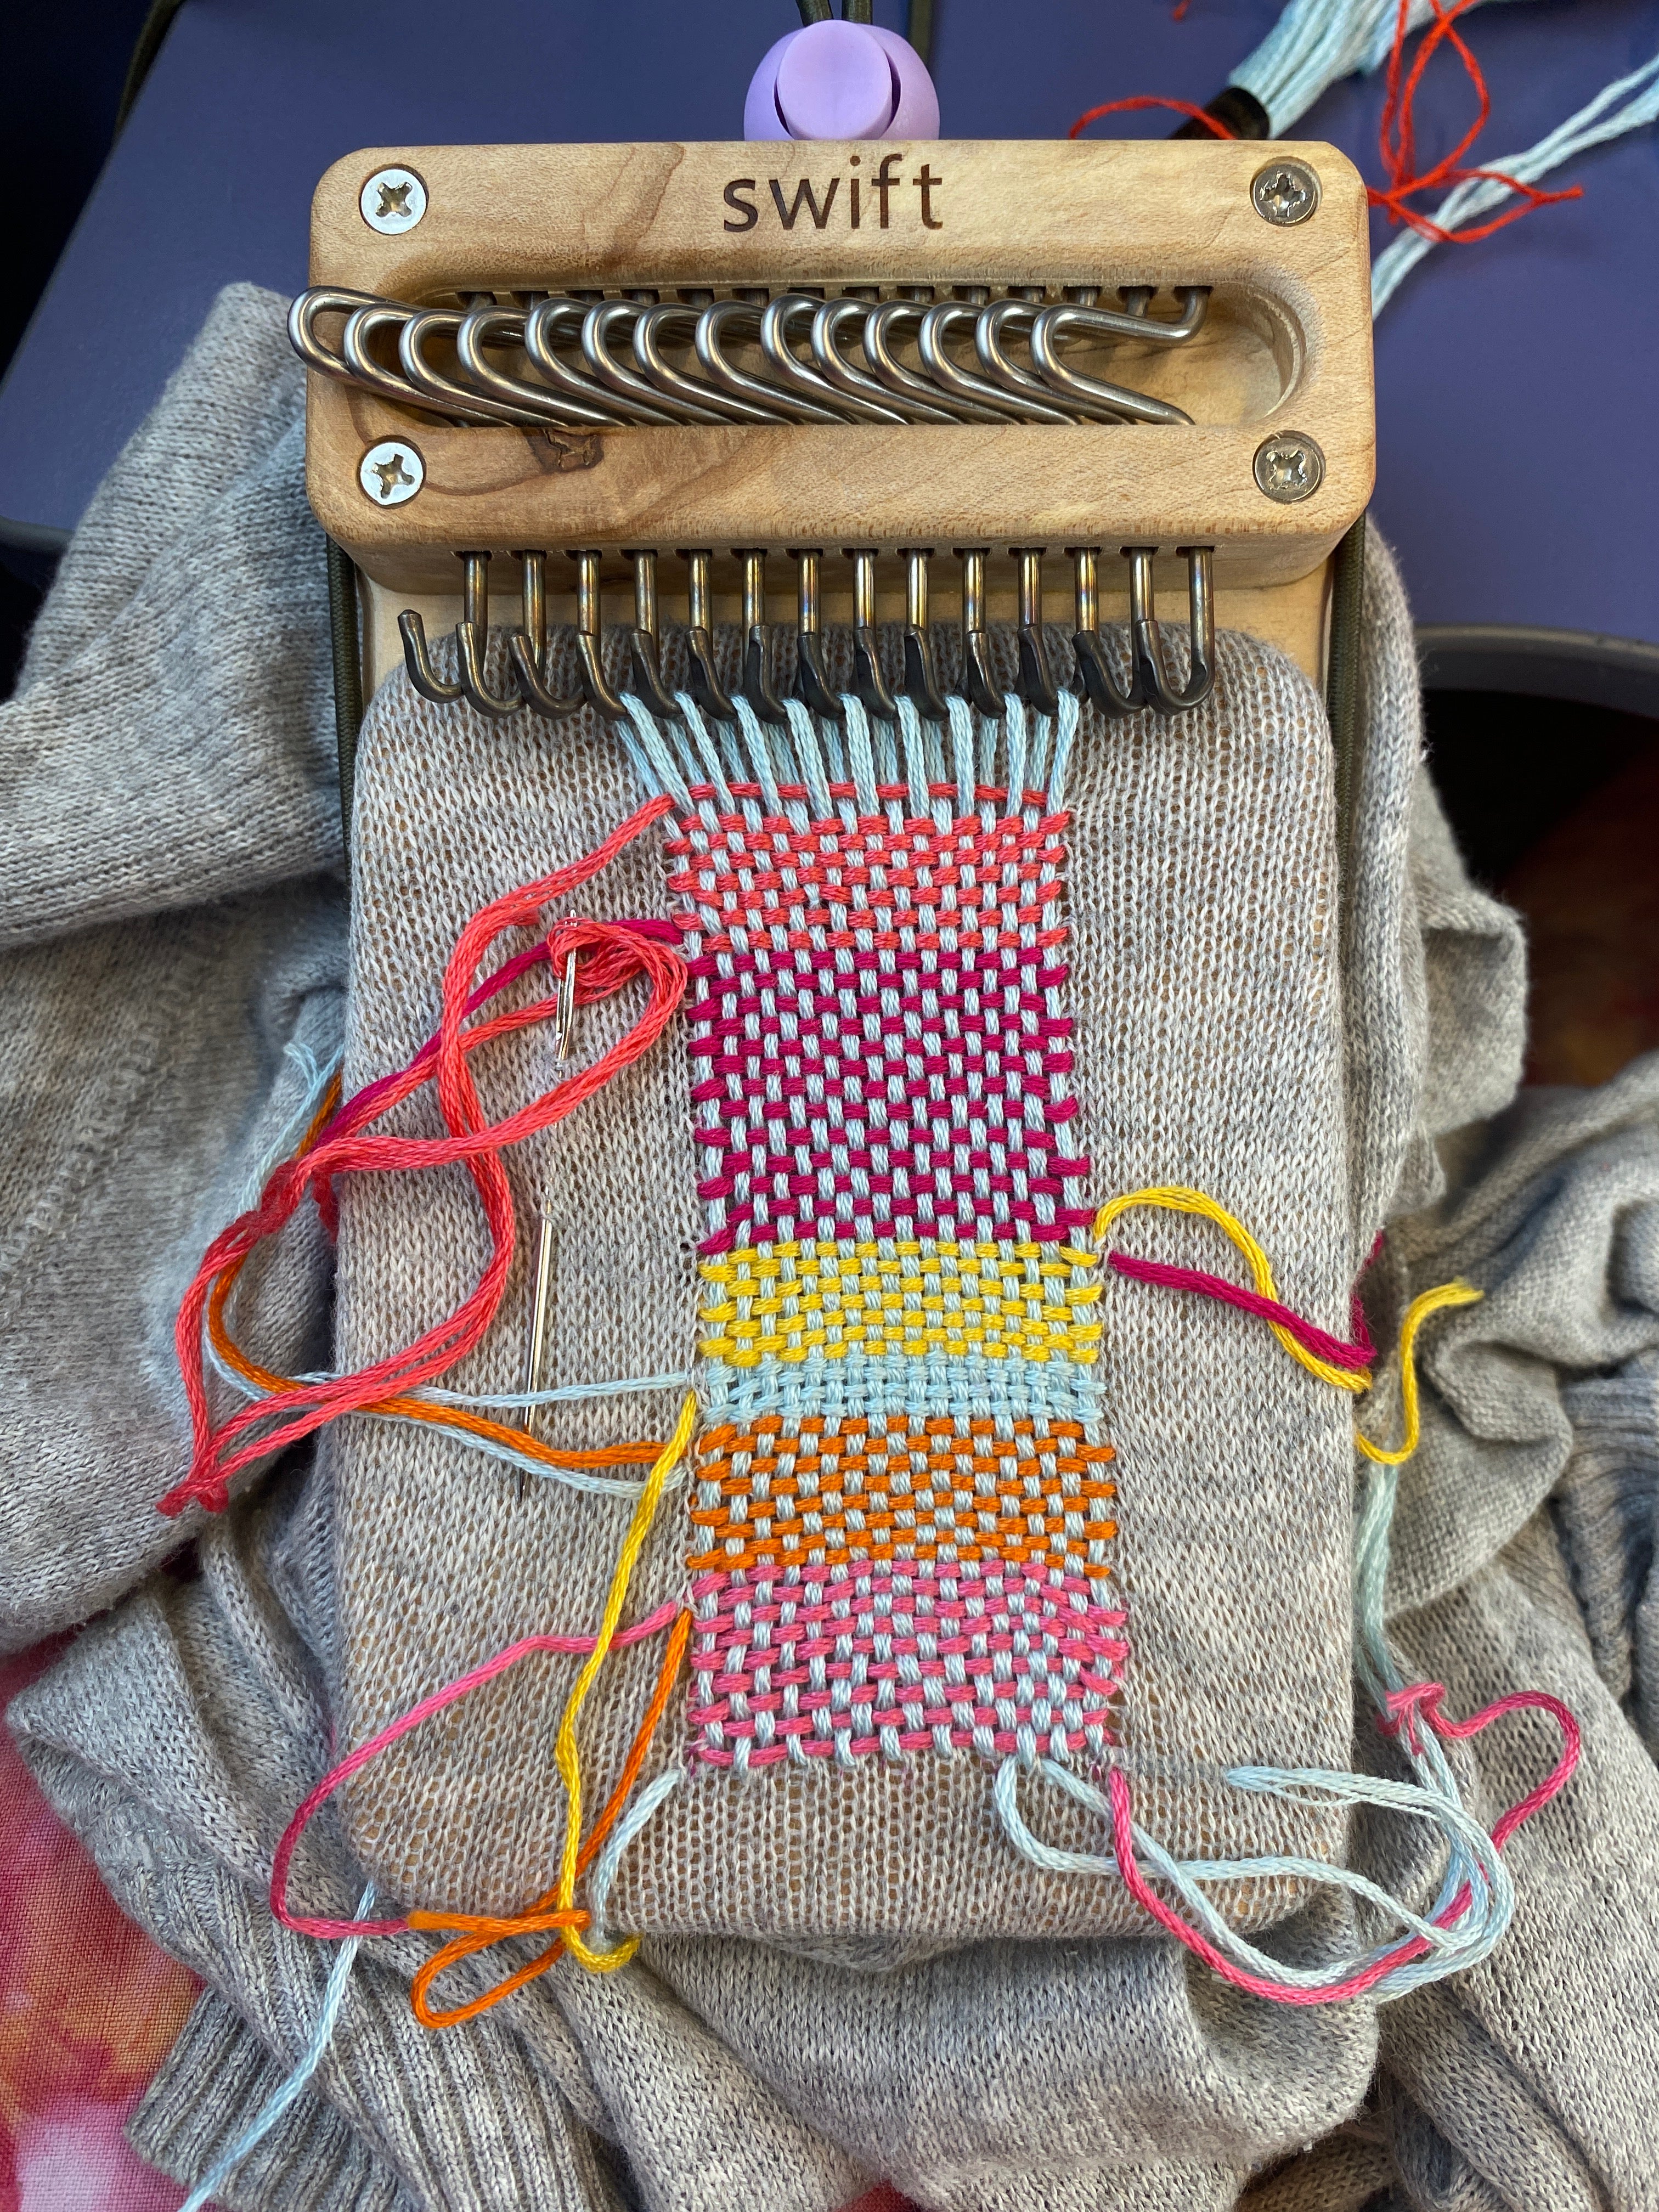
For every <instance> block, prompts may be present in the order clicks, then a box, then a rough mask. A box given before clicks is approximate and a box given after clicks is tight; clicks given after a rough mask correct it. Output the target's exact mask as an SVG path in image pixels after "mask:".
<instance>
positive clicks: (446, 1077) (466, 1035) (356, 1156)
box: [160, 797, 686, 1514]
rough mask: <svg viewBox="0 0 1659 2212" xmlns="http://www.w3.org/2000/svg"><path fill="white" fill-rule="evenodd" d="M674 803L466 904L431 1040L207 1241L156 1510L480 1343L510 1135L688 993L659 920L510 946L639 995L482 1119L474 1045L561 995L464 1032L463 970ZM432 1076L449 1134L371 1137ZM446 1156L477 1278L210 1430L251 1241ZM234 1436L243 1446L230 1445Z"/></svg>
mask: <svg viewBox="0 0 1659 2212" xmlns="http://www.w3.org/2000/svg"><path fill="white" fill-rule="evenodd" d="M670 807H671V801H670V800H669V799H667V798H666V797H659V798H655V799H651V800H649V801H648V802H647V804H646V805H644V806H642V807H641V808H640V809H639V810H638V811H637V812H636V813H635V814H634V815H632V816H630V817H629V819H628V821H626V822H624V823H622V824H621V825H620V826H619V827H618V828H617V829H615V830H613V831H612V832H611V836H609V837H607V838H606V839H605V841H604V842H603V843H602V844H600V845H599V846H598V847H596V848H595V849H594V851H593V852H592V853H590V854H586V856H585V857H584V858H583V859H581V860H578V861H575V862H574V863H572V864H571V865H570V866H567V867H563V868H560V869H556V870H555V871H554V872H553V873H552V874H550V875H548V876H544V877H543V878H540V879H539V880H538V881H537V882H535V883H532V884H526V885H524V886H523V887H522V888H521V889H520V890H515V891H512V892H509V893H507V895H506V896H504V897H502V898H499V899H495V900H494V901H492V902H491V903H490V904H489V905H488V906H486V907H485V908H483V910H482V911H481V912H480V913H479V914H477V915H474V917H473V918H472V920H471V921H470V922H469V923H468V924H467V926H466V927H465V930H464V931H463V932H462V933H461V936H460V939H459V942H458V943H457V945H456V947H455V951H454V952H453V954H452V955H451V957H450V960H449V963H448V965H447V969H446V970H445V974H444V982H443V996H442V1014H441V1021H440V1025H439V1030H438V1034H437V1036H436V1037H435V1039H434V1040H433V1042H432V1043H431V1044H430V1045H429V1046H428V1047H427V1048H424V1049H423V1050H422V1052H420V1053H418V1054H416V1056H415V1058H414V1060H411V1061H410V1063H409V1065H408V1066H407V1067H405V1068H404V1069H403V1070H402V1071H400V1072H399V1073H397V1074H395V1075H393V1076H391V1077H387V1078H383V1079H381V1080H380V1082H379V1083H377V1084H373V1085H369V1086H368V1090H367V1091H363V1092H360V1093H359V1094H358V1096H357V1097H356V1098H355V1099H354V1100H353V1101H352V1102H351V1103H350V1104H349V1106H347V1107H343V1108H342V1109H339V1111H338V1112H337V1113H336V1115H334V1116H333V1118H332V1119H331V1121H329V1122H328V1123H327V1125H326V1126H325V1127H324V1128H323V1129H322V1130H321V1131H320V1132H319V1134H318V1137H317V1139H316V1141H315V1142H314V1143H313V1145H312V1146H311V1147H310V1149H309V1150H308V1151H307V1152H304V1153H303V1154H302V1156H301V1157H300V1158H297V1159H295V1160H293V1161H289V1162H285V1163H284V1164H283V1165H282V1166H280V1167H278V1168H277V1169H276V1170H274V1172H273V1173H272V1175H271V1176H270V1178H269V1180H268V1182H267V1183H266V1185H265V1191H264V1197H263V1199H262V1200H261V1201H260V1203H259V1205H258V1206H257V1207H254V1208H252V1209H251V1210H250V1211H248V1212H245V1213H243V1214H241V1215H240V1216H239V1217H238V1218H237V1219H236V1220H235V1221H234V1222H233V1223H232V1225H230V1227H229V1228H228V1229H227V1230H225V1231H222V1234H221V1235H220V1236H218V1237H216V1238H215V1239H214V1241H213V1243H211V1244H210V1246H209V1248H208V1250H207V1253H206V1255H204V1259H203V1261H202V1264H201V1267H199V1268H198V1269H197V1274H196V1277H195V1279H194V1281H193V1282H192V1283H191V1286H190V1289H189V1291H187V1292H186V1294H185V1299H184V1302H183V1304H182V1305H181V1306H180V1308H179V1320H178V1324H177V1328H176V1330H175V1343H176V1347H177V1352H178V1358H179V1370H180V1372H181V1374H182V1376H183V1378H184V1385H185V1396H186V1398H187V1399H188V1401H189V1404H190V1411H191V1435H192V1442H193V1449H192V1454H191V1467H190V1471H189V1473H188V1474H186V1476H185V1479H184V1480H183V1481H181V1482H179V1483H178V1484H175V1485H174V1486H173V1489H172V1490H170V1491H169V1492H167V1495H166V1496H165V1497H164V1498H161V1500H160V1506H161V1510H162V1511H163V1512H164V1513H168V1514H178V1513H180V1512H182V1511H183V1510H184V1509H185V1506H186V1505H188V1504H191V1503H193V1502H199V1503H200V1504H204V1505H205V1506H206V1507H207V1508H208V1509H209V1510H210V1511H222V1510H223V1509H224V1507H225V1506H226V1505H227V1504H228V1502H229V1487H228V1486H229V1481H230V1478H231V1477H232V1476H233V1475H234V1474H236V1473H237V1471H238V1470H239V1469H240V1468H243V1467H246V1466H247V1465H249V1464H250V1463H252V1462H253V1461H255V1460H258V1459H261V1458H264V1457H265V1456H267V1455H269V1454H270V1453H271V1452H273V1451H277V1450H280V1449H283V1447H284V1446H286V1445H288V1444H290V1443H297V1442H298V1441H299V1440H300V1439H301V1437H306V1436H308V1435H310V1434H311V1433H312V1432H313V1431H314V1430H316V1429H318V1428H319V1427H321V1426H322V1425H324V1424H325V1422H328V1421H331V1420H332V1419H336V1418H337V1416H338V1415H339V1414H341V1413H350V1412H355V1411H359V1410H366V1409H368V1408H371V1407H374V1406H376V1405H377V1404H379V1403H380V1402H381V1401H385V1400H386V1399H387V1398H389V1397H396V1396H398V1395H401V1394H406V1393H407V1392H408V1391H409V1390H410V1389H412V1388H413V1387H414V1386H415V1385H416V1384H417V1383H422V1382H426V1381H428V1380H429V1379H431V1378H432V1377H434V1376H437V1375H439V1374H441V1373H442V1372H443V1371H444V1370H445V1369H446V1368H448V1367H450V1366H453V1364H455V1363H456V1362H457V1361H458V1360H459V1359H460V1358H463V1357H464V1356H465V1353H466V1352H470V1351H471V1349H472V1348H473V1346H475V1345H477V1343H478V1342H479V1341H480V1340H482V1338H483V1335H484V1334H485V1332H486V1331H487V1330H488V1328H489V1325H490V1323H491V1322H493V1320H494V1319H495V1314H496V1312H497V1311H498V1310H499V1308H500V1305H501V1299H502V1297H504V1296H505V1294H506V1289H507V1276H508V1273H509V1271H510V1269H511V1266H512V1261H513V1249H514V1246H515V1243H516V1240H517V1224H516V1221H515V1218H514V1213H513V1200H512V1193H511V1190H510V1188H509V1186H508V1184H507V1173H506V1170H505V1169H504V1168H503V1167H502V1165H501V1157H500V1156H501V1152H503V1151H504V1150H505V1149H506V1147H507V1146H509V1145H513V1144H516V1143H518V1142H520V1140H521V1139H524V1138H526V1137H528V1136H532V1135H533V1134H535V1133H537V1132H538V1131H539V1130H542V1129H545V1128H550V1127H552V1126H553V1125H554V1124H555V1123H556V1122H558V1121H562V1120H563V1119H564V1118H565V1116H566V1115H568V1114H571V1113H573V1112H574V1110H575V1109H576V1108H577V1107H578V1106H580V1104H582V1103H584V1101H586V1099H588V1098H590V1097H592V1096H593V1095H594V1093H595V1092H596V1091H599V1090H601V1089H602V1088H603V1087H604V1086H605V1084H606V1083H608V1082H609V1081H610V1080H611V1078H612V1076H614V1075H616V1074H617V1073H620V1071H621V1070H622V1069H623V1068H624V1067H627V1066H630V1065H631V1064H632V1063H633V1062H634V1061H635V1060H638V1059H639V1058H640V1057H641V1055H642V1054H644V1053H646V1052H647V1051H648V1050H649V1049H650V1048H651V1046H652V1045H653V1044H654V1043H655V1042H656V1040H657V1039H658V1038H659V1036H661V1035H662V1033H663V1031H664V1030H665V1029H666V1027H667V1025H668V1023H669V1021H670V1020H671V1018H672V1016H673V1014H674V1013H675V1012H676V1010H677V1009H678V1006H679V1004H680V1001H681V1000H682V999H683V998H684V993H685V987H686V972H685V965H684V961H683V960H682V959H681V957H680V956H679V953H678V950H677V949H675V948H674V947H672V946H671V945H668V944H665V943H664V942H662V941H661V940H660V939H659V936H658V934H657V926H656V925H653V924H651V923H647V924H644V925H642V926H629V925H627V924H618V923H610V922H594V921H576V922H566V923H560V924H557V925H556V926H555V927H554V928H553V929H552V930H551V931H550V932H549V933H548V935H547V939H546V942H545V945H544V947H543V948H540V949H539V951H538V952H532V953H530V954H524V955H520V956H519V959H520V963H522V964H521V965H517V966H516V972H520V973H522V972H523V970H524V969H525V968H527V967H528V966H529V965H531V964H532V963H533V962H534V961H535V960H536V959H537V958H538V957H546V958H547V959H549V960H550V962H551V963H552V966H553V971H554V973H555V974H556V975H562V973H563V972H564V969H565V966H566V963H567V962H568V959H569V957H571V956H572V955H574V956H575V957H576V958H577V960H578V961H579V963H580V966H579V969H578V971H577V972H578V986H577V987H578V997H579V999H580V1000H594V999H597V998H601V997H605V996H609V995H610V994H611V993H613V992H614V991H617V990H618V989H620V988H621V987H623V984H624V983H626V982H627V981H629V980H630V979H631V978H633V977H635V976H639V977H641V978H642V979H643V980H644V981H646V982H647V986H648V988H649V999H648V1002H647V1006H646V1009H645V1012H643V1013H642V1014H641V1017H640V1018H639V1019H638V1020H637V1021H636V1022H635V1024H634V1025H633V1027H632V1028H631V1029H630V1030H629V1031H628V1033H627V1034H626V1036H623V1038H622V1039H621V1040H620V1041H619V1042H617V1044H614V1045H612V1046H611V1047H610V1048H608V1049H607V1050H606V1051H605V1052H604V1053H603V1054H600V1056H599V1059H597V1060H594V1061H593V1062H592V1064H591V1065H590V1066H587V1067H586V1068H584V1069H582V1070H580V1072H579V1073H576V1074H575V1075H573V1076H571V1077H569V1078H568V1079H565V1080H564V1081H562V1082H561V1083H558V1084H556V1085H554V1087H553V1088H552V1089H551V1090H550V1091H547V1092H545V1093H544V1095H543V1096H542V1097H539V1098H537V1099H535V1100H532V1102H531V1103H530V1104H529V1105H527V1106H525V1107H522V1108H520V1109H519V1111H518V1112H517V1113H514V1114H511V1115H507V1118H506V1119H505V1120H504V1121H500V1122H498V1123H494V1124H491V1123H490V1122H489V1121H487V1119H486V1117H485V1115H484V1109H483V1102H482V1100H481V1098H480V1097H479V1095H478V1091H477V1085H476V1084H475V1082H474V1081H473V1079H472V1075H471V1071H470V1068H469V1066H468V1064H467V1063H468V1060H469V1059H470V1057H471V1054H473V1053H474V1052H476V1051H477V1049H478V1048H479V1047H480V1046H481V1045H483V1044H484V1043H486V1042H489V1041H490V1040H491V1039H492V1038H494V1037H496V1036H502V1035H504V1034H506V1033H507V1032H509V1031H511V1030H518V1029H522V1028H525V1027H527V1026H530V1025H532V1024H535V1023H538V1022H542V1021H546V1020H548V1019H550V1018H552V1016H553V1015H554V1013H555V1012H556V1008H557V1002H556V1000H554V999H543V1000H538V1001H537V1002H536V1003H535V1004H534V1005H532V1006H526V1007H521V1008H519V1009H517V1010H515V1011H513V1012H509V1013H507V1014H501V1015H496V1016H494V1017H492V1018H489V1020H486V1021H482V1022H478V1023H476V1024H473V1025H472V1026H471V1028H467V1027H465V1026H464V1024H465V1021H466V1018H467V1015H468V1013H469V1012H470V1011H471V1009H472V1008H473V1007H474V1006H477V1003H478V993H477V991H476V990H475V989H474V988H473V986H472V979H473V977H474V975H476V974H477V969H478V967H479V965H480V964H481V963H482V961H483V957H484V954H485V953H486V951H488V949H489V946H490V945H492V944H493V943H494V942H495V939H497V938H498V937H500V936H501V935H502V934H503V933H505V932H506V931H507V930H509V929H513V928H515V927H524V926H526V924H533V923H536V922H538V921H539V919H540V917H541V915H542V914H543V912H544V909H545V908H547V907H548V906H550V905H551V904H553V903H554V902H556V901H557V900H559V899H562V898H563V897H565V896H568V894H569V893H570V892H571V891H572V890H575V889H576V888H577V887H579V886H580V884H584V883H586V882H587V881H588V880H589V879H590V878H592V877H593V876H594V875H596V874H598V873H599V871H600V870H601V869H603V868H604V867H605V866H608V865H609V863H610V862H611V860H613V859H615V857H616V856H617V854H618V853H620V852H621V851H622V850H623V848H625V847H626V846H627V845H628V844H629V843H630V842H632V841H633V839H634V838H635V837H637V836H640V835H641V832H642V831H643V830H645V829H647V828H649V826H650V825H651V824H652V823H653V822H656V821H658V820H659V819H660V818H661V817H662V816H663V815H664V814H665V813H667V812H668V811H670ZM514 969H515V963H513V962H508V963H507V970H504V971H503V975H502V976H498V977H496V978H494V979H492V986H493V987H494V988H497V989H498V988H500V987H501V986H502V981H503V977H505V976H506V975H507V972H508V971H513V970H514ZM434 1079H435V1089H436V1094H437V1099H438V1104H439V1109H440V1112H441V1115H442V1119H443V1123H444V1127H445V1129H446V1131H447V1135H446V1136H444V1137H441V1138H410V1137H394V1136H390V1135H385V1134H380V1135H375V1134H372V1133H368V1124H369V1123H371V1122H372V1121H376V1120H379V1119H380V1117H381V1116H383V1115H385V1114H386V1113H387V1112H388V1111H389V1110H390V1109H392V1107H393V1106H395V1105H397V1104H398V1103H401V1102H402V1101H403V1100H404V1099H405V1098H407V1097H410V1096H411V1095H412V1093H414V1092H415V1091H417V1090H419V1089H421V1088H422V1086H423V1085H425V1084H427V1083H428V1082H429V1081H433V1080H434ZM449 1164H459V1165H461V1166H463V1167H464V1168H465V1170H466V1172H467V1174H468V1176H470V1178H471V1182H472V1183H473V1186H474V1188H475V1189H476V1190H477V1194H478V1199H479V1202H480V1205H481V1206H482V1208H483V1214H484V1219H485V1222H486V1225H487V1226H488V1228H489V1233H490V1238H491V1243H492V1247H493V1249H492V1251H491V1255H490V1258H489V1262H488V1263H487V1265H486V1267H485V1268H484V1271H483V1275H482V1277H481V1278H480V1279H479V1281H478V1283H477V1285H476V1286H475V1287H474V1289H473V1290H472V1291H471V1293H470V1294H469V1296H468V1297H466V1298H465V1300H464V1301H463V1302H462V1304H460V1305H459V1306H458V1307H457V1308H456V1309H455V1310H454V1311H453V1313H452V1314H451V1315H450V1316H448V1317H447V1320H445V1321H443V1322H439V1323H438V1324H437V1326H436V1327H435V1328H431V1329H428V1331H427V1332H426V1333H425V1334H423V1335H422V1336H421V1337H420V1338H418V1339H417V1340H416V1342H415V1343H413V1344H412V1345H410V1346H408V1347H407V1348H406V1349H405V1350H404V1351H403V1352H397V1353H393V1354H392V1355H391V1356H390V1357H389V1358H384V1359H381V1360H378V1361H376V1362H375V1363H374V1364H372V1365H371V1366H368V1367H366V1368H363V1369H361V1370H358V1371H357V1372H356V1373H355V1374H349V1375H341V1376H329V1377H327V1378H325V1379H324V1380H322V1381H320V1382H315V1383H301V1382H293V1383H287V1384H286V1385H285V1386H284V1387H283V1388H281V1389H276V1390H275V1391H272V1392H270V1394H269V1395H267V1396H265V1397H264V1398H262V1399H261V1400H259V1401H257V1402H256V1403H254V1404H252V1405H251V1406H248V1407H245V1408H244V1409H243V1410H242V1411H241V1412H240V1413H234V1414H233V1415H232V1416H231V1417H230V1418H229V1419H227V1420H226V1421H224V1422H222V1423H221V1424H220V1425H217V1426H216V1425H214V1422H213V1419H212V1415H211V1412H210V1407H209V1404H208V1396H207V1386H206V1379H205V1373H204V1365H205V1355H204V1346H203V1323H204V1314H205V1310H206V1308H207V1305H208V1302H209V1300H210V1297H211V1296H212V1293H213V1291H214V1289H215V1287H216V1284H217V1282H218V1280H219V1279H220V1277H221V1276H222V1274H223V1273H225V1272H226V1270H228V1269H229V1268H231V1267H234V1266H236V1265H238V1264H240V1262H241V1261H244V1260H246V1257H247V1255H249V1253H251V1252H252V1250H253V1249H254V1248H255V1247H256V1246H257V1245H258V1244H259V1243H262V1242H263V1241H264V1239H265V1238H266V1237H270V1236H272V1235H274V1234H275V1233H276V1231H277V1230H278V1229H280V1228H281V1227H282V1226H283V1224H284V1223H285V1222H286V1221H288V1220H289V1218H291V1216H292V1215H293V1214H294V1212H295V1211H296V1209H297V1208H298V1207H299V1206H300V1205H301V1201H302V1200H304V1198H305V1197H306V1196H307V1194H313V1195H314V1196H315V1197H316V1199H317V1201H318V1204H319V1209H320V1210H322V1211H324V1212H325V1217H326V1216H327V1215H328V1213H329V1212H331V1202H332V1193H331V1185H332V1183H333V1182H334V1180H335V1178H337V1177H338V1176H343V1175H347V1174H362V1173H366V1172H371V1171H376V1170H412V1169H421V1168H431V1167H439V1166H444V1165H449ZM422 1418H424V1417H422ZM250 1432H252V1433H250ZM244 1438H246V1441H240V1440H241V1439H244ZM233 1447H234V1449H233Z"/></svg>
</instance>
